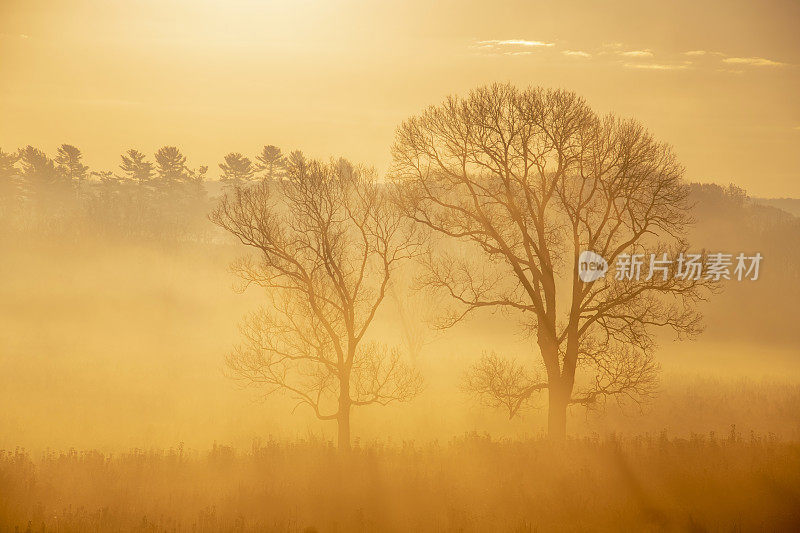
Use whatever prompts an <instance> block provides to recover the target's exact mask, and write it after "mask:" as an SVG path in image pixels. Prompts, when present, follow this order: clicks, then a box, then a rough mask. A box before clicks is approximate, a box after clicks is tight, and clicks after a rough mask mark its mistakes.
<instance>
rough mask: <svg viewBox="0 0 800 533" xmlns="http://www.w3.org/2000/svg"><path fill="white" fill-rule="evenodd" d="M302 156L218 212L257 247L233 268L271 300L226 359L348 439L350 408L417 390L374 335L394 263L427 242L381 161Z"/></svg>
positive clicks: (345, 444) (417, 381)
mask: <svg viewBox="0 0 800 533" xmlns="http://www.w3.org/2000/svg"><path fill="white" fill-rule="evenodd" d="M293 161H294V163H297V164H290V165H288V169H287V177H286V179H284V180H279V181H272V182H268V181H265V182H263V183H260V184H257V185H255V186H253V187H251V188H248V189H237V190H236V191H233V192H231V193H229V194H228V195H226V196H225V197H224V198H223V200H222V201H221V203H220V205H219V207H218V208H217V209H216V210H215V211H214V212H213V213H212V215H211V220H212V221H213V222H215V223H216V224H218V225H219V226H221V227H223V228H225V229H226V230H228V231H230V232H231V233H232V234H233V235H235V236H236V237H237V238H238V239H239V240H240V241H241V242H242V243H243V244H245V245H246V246H249V247H251V248H253V249H255V250H256V252H257V254H256V255H255V256H248V257H244V258H242V259H240V260H239V261H237V262H236V263H235V264H234V270H235V271H236V272H237V273H238V275H239V276H240V277H241V278H242V279H243V280H244V282H245V287H246V286H247V285H249V284H251V283H255V284H257V285H259V286H261V287H264V288H266V289H267V294H268V298H269V300H270V302H269V303H270V305H269V306H268V308H263V309H261V310H259V311H257V312H255V313H253V314H251V315H250V316H249V317H248V318H247V319H246V320H245V322H244V324H243V325H242V328H241V330H242V334H243V342H242V343H241V344H240V345H239V346H238V347H236V349H235V350H234V351H233V352H232V353H231V354H230V356H229V357H228V360H227V363H228V367H229V368H230V370H231V371H232V373H233V375H234V377H236V378H238V379H241V380H243V381H244V382H246V383H249V384H253V385H257V386H263V387H265V388H266V391H267V394H270V393H273V392H278V391H280V392H283V393H286V394H288V395H289V396H290V397H292V398H293V399H295V400H296V401H297V405H298V406H299V405H307V406H309V407H310V408H311V409H312V410H313V411H314V413H315V414H316V416H317V417H318V418H320V419H322V420H336V422H337V424H338V445H339V448H340V449H347V448H349V446H350V412H351V408H352V407H354V406H362V405H369V404H380V405H385V404H388V403H390V402H393V401H407V400H410V399H411V398H413V397H414V396H416V395H417V393H418V392H419V391H420V388H421V378H420V376H419V374H418V373H417V372H416V371H415V370H413V369H412V368H410V367H408V366H406V365H405V364H404V363H403V362H402V360H401V357H400V353H399V351H398V350H395V349H390V348H388V347H386V346H385V345H383V344H380V343H378V342H374V341H369V340H366V339H365V337H366V335H367V332H368V330H369V327H370V325H371V324H372V322H373V320H374V318H375V314H376V312H377V310H378V308H379V306H380V305H381V303H382V302H383V300H384V297H385V295H386V293H387V290H388V287H389V280H390V277H391V275H392V272H393V271H394V270H395V267H396V266H397V264H398V263H399V262H400V261H402V260H404V259H407V258H410V257H413V256H414V255H416V254H417V253H418V250H419V248H420V243H419V242H418V240H417V239H416V237H415V233H414V231H415V230H414V228H413V227H412V226H410V225H408V224H407V222H406V221H405V220H404V219H403V217H401V216H400V214H399V213H398V212H397V211H396V210H395V209H394V207H393V205H392V203H391V202H390V201H389V198H388V196H389V195H388V194H387V191H386V188H385V187H384V186H381V185H380V184H378V183H377V180H376V178H375V174H374V172H373V171H371V170H365V169H363V168H359V167H356V166H353V165H352V164H350V163H349V162H347V161H344V160H339V161H335V162H331V163H323V162H319V161H313V160H306V159H305V158H301V157H300V156H299V155H298V156H296V157H295V158H294V159H293ZM300 163H302V164H300Z"/></svg>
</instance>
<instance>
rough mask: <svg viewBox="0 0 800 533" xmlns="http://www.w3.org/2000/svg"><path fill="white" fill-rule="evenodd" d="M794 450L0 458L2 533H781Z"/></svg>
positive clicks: (798, 517) (699, 444) (519, 447)
mask: <svg viewBox="0 0 800 533" xmlns="http://www.w3.org/2000/svg"><path fill="white" fill-rule="evenodd" d="M799 471H800V444H798V443H796V442H781V441H778V440H776V439H774V438H772V437H770V436H765V437H761V436H757V435H747V436H742V435H739V434H737V433H736V432H735V430H732V432H731V433H730V434H729V435H722V436H715V435H713V434H712V435H696V436H693V437H692V438H690V439H673V440H670V439H667V438H666V437H665V436H663V435H645V436H641V437H638V438H629V439H615V438H607V439H599V438H585V439H581V440H571V441H569V442H567V443H566V444H565V445H563V446H560V447H554V446H553V445H551V444H549V443H548V442H546V441H542V440H528V441H499V442H497V441H492V440H491V439H489V438H488V437H482V436H479V435H466V436H464V437H462V438H458V439H454V440H452V441H451V442H449V443H446V444H437V443H431V444H429V445H425V446H421V447H420V446H413V445H409V444H405V445H381V444H370V445H361V446H357V447H356V449H355V450H354V451H353V452H352V453H351V454H350V455H349V456H342V455H340V454H338V453H337V452H336V451H335V449H333V448H332V447H330V446H329V445H327V444H325V443H322V442H309V441H300V442H295V443H292V444H288V443H277V442H269V443H266V444H258V443H254V445H253V447H252V449H251V450H247V451H243V450H234V449H232V448H229V447H226V446H215V447H214V448H213V449H211V450H210V451H206V452H197V451H191V450H185V449H183V447H177V448H173V449H170V450H155V451H143V450H132V451H130V452H127V453H123V454H117V455H104V454H101V453H99V452H94V451H85V452H78V451H75V450H70V451H63V452H55V451H49V452H46V453H44V454H43V455H42V456H41V457H31V456H30V455H29V454H27V453H26V452H25V451H24V450H16V451H13V452H9V451H4V452H2V453H0V495H2V497H0V530H2V531H17V530H18V531H26V530H30V531H60V532H69V531H286V532H293V531H553V530H559V531H585V530H592V531H623V530H627V531H650V530H652V531H687V530H689V531H776V530H783V531H788V530H792V529H795V528H797V527H800V477H798V475H797V472H799Z"/></svg>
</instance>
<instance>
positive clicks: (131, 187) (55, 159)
mask: <svg viewBox="0 0 800 533" xmlns="http://www.w3.org/2000/svg"><path fill="white" fill-rule="evenodd" d="M302 158H303V155H302V153H300V152H292V153H291V154H289V156H288V157H286V156H284V154H283V153H282V152H281V149H280V148H278V147H276V146H272V145H268V146H265V147H264V148H263V149H262V150H261V152H260V153H259V154H258V155H257V156H256V158H255V161H252V160H250V159H249V158H248V157H246V156H244V155H242V154H241V153H238V152H232V153H229V154H228V155H226V156H225V158H224V160H223V162H222V163H220V164H219V169H220V174H219V183H221V184H222V187H223V189H224V190H233V189H236V188H237V187H242V186H245V185H247V184H251V183H255V182H259V181H261V180H276V179H281V178H282V177H283V176H284V175H285V172H286V168H287V164H288V163H289V162H290V161H299V160H302ZM216 185H217V184H216V183H214V182H213V181H212V180H210V179H209V176H208V167H207V166H197V167H195V166H192V165H190V164H189V162H188V160H187V157H186V156H185V155H184V154H183V153H182V152H181V150H180V149H178V148H177V147H175V146H163V147H161V148H159V149H158V150H157V151H156V152H155V153H154V154H153V156H152V157H150V156H148V155H147V154H145V153H143V152H141V151H139V150H137V149H133V148H131V149H129V150H127V151H126V152H125V153H123V154H122V155H121V156H120V164H119V166H118V167H117V168H116V169H114V170H92V169H90V168H89V166H88V165H87V164H85V162H84V157H83V153H82V151H81V150H80V149H79V148H78V147H76V146H73V145H71V144H62V145H61V146H59V147H58V149H57V150H56V153H55V154H54V155H52V156H51V155H49V154H47V153H46V152H44V151H43V150H41V149H39V148H36V147H34V146H30V145H28V146H25V147H23V148H20V149H18V150H16V151H13V152H6V151H4V150H3V149H2V148H0V222H2V229H3V230H4V232H5V233H9V234H10V233H20V232H23V233H24V232H34V233H37V234H43V235H61V236H65V235H68V236H70V237H71V238H77V237H79V236H80V235H82V234H91V235H114V236H122V237H127V238H141V239H156V240H202V239H206V238H207V237H208V232H209V231H211V230H212V229H213V227H212V226H211V225H210V224H208V223H207V222H208V221H207V219H206V215H207V214H208V212H209V211H210V209H211V206H212V205H213V202H214V200H215V197H216V196H218V195H219V194H220V192H221V191H220V190H219V187H218V186H216Z"/></svg>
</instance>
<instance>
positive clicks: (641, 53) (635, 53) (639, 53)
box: [619, 48, 653, 57]
mask: <svg viewBox="0 0 800 533" xmlns="http://www.w3.org/2000/svg"><path fill="white" fill-rule="evenodd" d="M619 55H621V56H625V57H653V51H652V50H650V49H649V48H648V49H646V50H628V51H627V52H619Z"/></svg>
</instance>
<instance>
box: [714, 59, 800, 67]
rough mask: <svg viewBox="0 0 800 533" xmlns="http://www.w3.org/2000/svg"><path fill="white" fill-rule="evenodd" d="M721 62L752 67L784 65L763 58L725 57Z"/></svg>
mask: <svg viewBox="0 0 800 533" xmlns="http://www.w3.org/2000/svg"><path fill="white" fill-rule="evenodd" d="M722 62H723V63H733V64H736V65H752V66H754V67H782V66H784V65H785V64H786V63H781V62H780V61H773V60H771V59H765V58H763V57H726V58H725V59H723V60H722Z"/></svg>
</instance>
